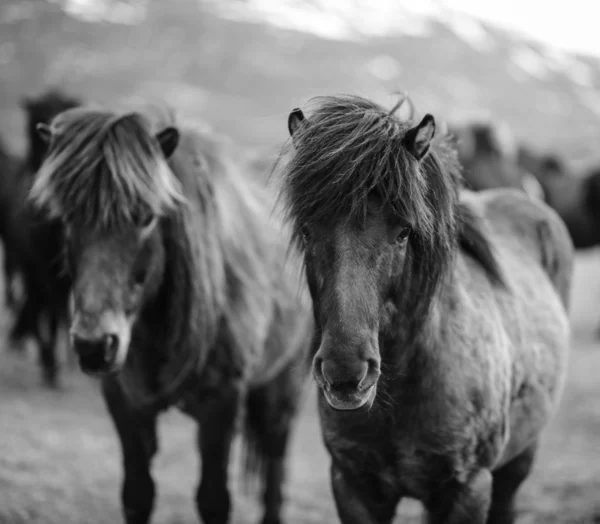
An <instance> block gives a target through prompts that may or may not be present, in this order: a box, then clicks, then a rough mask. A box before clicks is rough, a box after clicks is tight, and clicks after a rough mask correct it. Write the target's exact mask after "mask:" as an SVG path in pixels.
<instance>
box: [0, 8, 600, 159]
mask: <svg viewBox="0 0 600 524" xmlns="http://www.w3.org/2000/svg"><path fill="white" fill-rule="evenodd" d="M62 3H63V4H64V2H62ZM231 3H232V4H240V2H231ZM59 4H61V2H57V1H54V2H46V1H44V0H22V1H21V0H4V1H3V2H2V3H1V4H0V92H1V94H2V96H1V97H0V116H1V124H0V132H1V133H2V135H3V136H4V137H6V139H7V140H8V141H9V142H10V143H11V144H12V145H13V147H14V148H17V149H20V148H21V147H22V146H23V139H22V136H21V129H22V127H21V126H22V121H21V114H20V109H19V106H18V102H19V97H20V96H22V95H23V94H34V93H37V92H39V91H40V90H41V89H42V88H43V87H44V86H48V85H61V86H63V87H66V88H67V89H69V90H71V91H73V92H76V93H81V94H83V95H84V96H85V97H87V98H89V99H96V100H99V101H110V100H113V99H117V98H118V99H121V98H123V97H130V96H139V95H142V96H144V97H148V96H149V97H160V98H165V99H166V100H168V101H170V102H171V103H173V104H174V105H175V106H177V107H178V108H179V109H181V110H182V111H183V112H185V113H186V114H189V115H191V116H193V117H201V118H204V119H205V120H207V121H208V122H210V123H211V124H212V125H213V126H214V127H215V128H216V129H218V130H219V131H222V132H224V133H226V134H227V135H229V136H231V137H232V138H233V139H235V140H237V141H239V142H240V143H242V144H245V145H248V146H253V147H256V146H257V147H259V148H261V149H263V148H264V149H266V150H271V149H272V148H273V147H276V146H277V144H279V143H280V142H281V141H282V140H283V139H285V137H286V127H285V119H286V115H287V112H288V111H289V110H290V109H291V108H292V107H294V106H295V105H297V104H299V103H301V102H302V101H304V100H305V99H306V98H307V97H309V96H312V95H316V94H323V93H332V92H354V93H359V94H363V95H367V96H371V97H374V98H375V99H377V100H379V101H381V102H384V103H390V102H391V95H392V94H393V93H394V92H397V91H398V90H407V91H408V92H409V93H410V94H411V96H412V97H413V99H414V100H415V102H416V103H417V107H418V108H419V110H420V111H431V112H434V113H435V114H436V115H438V116H439V117H446V118H452V117H454V116H456V115H459V114H461V113H465V112H473V111H476V110H487V111H490V112H492V113H493V114H495V115H499V116H500V117H501V118H502V119H504V120H506V121H507V122H508V123H509V124H510V125H511V126H512V127H513V129H514V130H515V132H516V134H517V135H518V136H519V137H520V138H521V139H522V140H525V141H527V142H528V143H530V144H532V145H536V146H538V147H543V148H549V149H555V150H558V151H560V152H562V153H563V154H565V155H567V156H568V160H569V161H570V162H571V163H572V164H573V165H574V166H577V167H580V166H585V165H588V164H590V163H591V162H593V161H596V160H600V153H597V152H596V151H595V150H596V148H595V144H596V143H598V141H599V140H600V125H599V122H600V90H599V89H598V87H599V86H600V62H599V61H598V60H597V59H595V58H586V57H575V56H572V55H568V54H565V53H558V52H557V51H555V50H551V49H548V48H546V47H545V46H542V45H540V44H535V43H530V42H527V41H526V40H524V39H523V38H520V37H518V36H516V35H512V34H509V33H507V32H505V31H501V30H499V29H495V28H492V27H490V26H486V25H483V24H480V23H478V24H477V26H476V29H477V31H473V27H470V26H469V25H468V23H467V24H465V21H464V20H463V21H462V22H461V23H456V20H443V19H435V20H430V21H429V22H428V23H429V30H428V31H427V32H425V33H423V32H419V31H417V30H413V29H415V28H414V27H411V23H414V22H411V20H410V19H409V18H407V22H406V28H405V29H406V30H405V31H403V32H399V33H398V34H395V35H391V36H390V35H388V36H385V37H369V38H362V39H358V40H357V41H348V40H345V41H342V40H333V39H327V38H321V37H318V36H316V35H314V34H309V33H306V32H300V31H295V30H288V29H284V28H278V27H275V26H272V25H266V24H265V23H261V22H259V21H253V19H251V20H250V21H248V20H246V21H240V20H234V19H233V18H234V17H232V16H224V15H223V13H222V12H223V9H220V10H217V7H216V6H218V5H221V6H222V5H223V3H221V4H215V2H209V1H208V0H205V2H202V1H191V0H169V1H168V2H165V1H157V0H154V1H151V2H150V3H149V7H148V11H147V14H146V16H145V18H144V19H143V20H142V21H141V22H139V23H138V24H136V25H131V24H118V23H108V22H101V23H91V22H85V21H81V20H78V19H76V18H74V17H71V16H69V15H67V14H65V13H64V12H63V11H62V10H61V8H60V5H59ZM225 5H229V3H225ZM237 18H238V19H239V18H240V17H237ZM246 18H248V17H246ZM469 27H470V30H469Z"/></svg>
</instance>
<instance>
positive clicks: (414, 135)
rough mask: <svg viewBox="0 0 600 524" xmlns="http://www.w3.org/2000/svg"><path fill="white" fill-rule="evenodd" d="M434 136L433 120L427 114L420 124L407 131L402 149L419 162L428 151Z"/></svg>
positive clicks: (431, 116)
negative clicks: (404, 148)
mask: <svg viewBox="0 0 600 524" xmlns="http://www.w3.org/2000/svg"><path fill="white" fill-rule="evenodd" d="M433 135H435V119H434V118H433V115H430V114H429V113H427V114H426V115H425V116H424V117H423V120H421V122H420V123H419V124H418V125H416V126H415V127H413V128H411V129H409V130H408V131H407V133H406V135H404V140H403V142H404V147H406V149H408V150H409V151H410V153H411V154H412V155H413V156H414V157H415V158H416V159H417V160H421V159H422V158H423V157H424V156H425V155H426V154H427V152H428V151H429V147H430V146H431V141H432V140H433Z"/></svg>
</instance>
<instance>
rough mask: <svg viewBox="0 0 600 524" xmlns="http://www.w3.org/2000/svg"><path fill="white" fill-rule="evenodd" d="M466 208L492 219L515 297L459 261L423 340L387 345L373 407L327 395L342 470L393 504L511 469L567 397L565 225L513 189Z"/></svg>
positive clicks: (330, 432)
mask: <svg viewBox="0 0 600 524" xmlns="http://www.w3.org/2000/svg"><path fill="white" fill-rule="evenodd" d="M469 201H470V204H472V205H473V206H477V207H478V208H479V209H480V210H481V212H482V214H483V215H484V216H485V218H486V222H487V224H488V225H487V227H488V228H489V229H490V236H491V238H492V242H493V243H494V245H496V246H498V251H499V253H498V257H499V259H500V260H502V265H501V269H502V273H503V275H506V278H507V282H506V283H507V286H508V288H509V290H507V291H506V292H504V293H495V292H494V289H493V287H494V284H493V283H492V282H490V278H489V275H488V273H487V271H486V269H485V268H484V267H482V265H481V263H480V262H479V261H477V260H474V259H473V258H472V257H470V256H468V255H465V254H462V253H461V254H460V255H459V256H458V258H457V261H456V264H455V267H454V271H453V275H452V276H451V280H450V282H449V283H448V285H447V286H445V287H444V289H443V290H442V291H441V293H440V296H439V298H438V300H437V302H436V303H435V304H434V305H433V311H432V315H431V316H432V318H431V320H430V323H429V325H428V326H427V328H426V329H427V333H425V334H424V335H423V338H424V341H423V342H422V343H419V344H416V345H415V346H414V347H410V348H407V347H405V346H404V345H403V344H398V343H395V342H394V341H390V342H389V345H387V344H386V345H384V346H383V347H381V352H382V354H383V355H386V356H388V359H389V360H390V361H392V362H393V364H392V366H393V372H392V373H390V374H391V375H392V376H393V377H394V378H388V379H387V380H386V382H385V384H384V385H383V387H382V388H381V390H379V391H378V395H379V399H378V398H376V399H375V402H374V404H373V406H372V407H371V409H370V410H365V411H363V412H360V413H354V412H351V413H347V412H343V411H338V412H333V411H332V409H331V406H330V405H329V404H328V402H327V400H326V399H325V397H324V396H323V395H321V396H320V399H319V404H320V411H321V417H322V421H323V432H324V437H325V442H326V445H327V448H328V450H329V452H330V453H331V454H332V458H333V464H334V467H338V468H340V469H342V470H343V471H345V472H346V471H347V470H348V469H349V470H350V471H348V473H345V474H347V475H349V476H351V477H353V478H354V479H360V478H361V477H364V480H361V485H362V483H363V482H364V485H365V486H366V485H370V486H372V487H371V488H370V489H371V490H375V489H377V490H381V493H385V492H386V491H387V492H388V493H389V495H388V496H389V498H390V499H391V500H393V501H395V503H397V502H398V501H399V500H400V498H401V497H403V496H410V497H413V498H416V499H418V500H421V501H422V502H423V503H424V504H425V506H426V507H429V508H435V506H436V504H438V501H437V500H436V499H435V498H434V497H432V493H435V492H440V491H443V490H444V489H445V486H446V485H447V483H448V480H449V479H459V480H460V482H468V480H469V479H470V478H471V477H472V476H473V474H474V473H475V472H477V471H479V470H480V469H482V468H486V469H490V470H495V469H498V468H501V467H502V466H503V465H505V464H507V463H509V462H510V461H511V460H513V459H514V458H515V457H518V456H519V455H520V454H521V453H523V452H525V451H526V450H527V448H528V447H529V446H531V445H532V444H534V443H535V441H536V439H537V436H538V435H539V433H540V431H541V430H542V429H543V427H544V426H545V425H546V423H547V422H548V420H549V419H550V417H551V415H552V414H553V412H554V410H555V408H556V405H557V402H558V400H559V398H560V394H561V392H562V381H563V379H564V377H565V368H566V353H565V347H567V345H568V336H569V326H568V322H567V318H566V316H565V314H564V309H565V304H566V303H567V300H568V296H567V294H568V289H569V273H570V265H571V263H572V262H571V261H570V260H569V259H568V258H563V259H560V258H557V257H558V256H559V255H558V254H557V253H555V252H554V251H556V249H554V247H553V245H552V244H554V243H558V244H563V245H565V246H568V244H569V239H568V238H567V237H566V235H565V233H566V232H565V231H564V227H563V226H562V225H561V224H560V222H558V220H557V218H556V217H555V216H552V215H549V213H548V212H547V210H545V209H543V208H541V206H539V205H535V204H533V202H531V201H528V200H527V199H526V197H519V196H518V195H515V194H514V193H513V192H512V191H506V192H505V191H498V192H496V191H488V192H486V194H485V195H484V196H476V197H473V196H470V198H469ZM546 224H548V226H546ZM546 227H548V228H550V230H551V231H550V230H549V232H548V233H545V232H544V231H540V228H546ZM544 235H547V236H544ZM496 239H497V240H496ZM548 274H550V275H548ZM548 276H550V277H551V278H552V281H551V280H550V279H549V278H548ZM559 297H560V298H559ZM532 312H533V314H532ZM549 322H550V324H549ZM388 365H389V364H388ZM383 428H385V429H383ZM340 434H343V435H344V436H343V437H340ZM347 435H352V437H348V436H347ZM365 474H366V475H365ZM374 486H376V488H375V487H374ZM358 521H359V520H357V522H358ZM367 521H370V520H365V522H367ZM344 522H345V521H344ZM349 522H352V520H350V521H349ZM361 522H362V521H361Z"/></svg>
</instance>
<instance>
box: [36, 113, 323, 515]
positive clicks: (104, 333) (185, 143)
mask: <svg viewBox="0 0 600 524" xmlns="http://www.w3.org/2000/svg"><path fill="white" fill-rule="evenodd" d="M174 125H175V124H174V121H173V117H172V115H171V114H170V112H169V111H154V112H153V113H152V114H151V113H150V112H146V113H144V115H142V114H141V113H135V112H134V113H125V114H117V113H113V112H110V111H105V110H100V109H92V108H85V109H73V110H70V111H67V112H65V113H63V114H61V115H59V116H58V117H57V118H56V119H54V120H53V121H52V124H51V125H50V126H44V125H42V126H40V127H39V129H40V134H41V136H43V137H45V140H46V141H48V142H49V143H50V151H49V154H48V156H47V158H46V160H45V161H44V163H43V165H42V167H41V169H40V171H39V172H38V175H37V179H36V182H35V184H34V186H33V188H32V192H31V196H32V198H33V200H34V201H35V202H37V204H38V205H39V206H40V208H42V209H45V210H46V212H48V213H49V215H50V217H52V218H56V217H62V219H63V221H64V223H65V228H66V229H65V231H66V240H65V242H66V260H67V264H68V267H69V268H70V269H69V271H70V274H71V275H72V277H73V294H74V313H73V321H72V324H71V339H72V345H73V348H74V350H75V352H76V353H77V355H78V357H79V361H80V366H81V368H82V369H83V370H84V371H85V372H87V373H90V374H100V375H103V376H104V377H105V378H104V380H103V394H104V398H105V400H106V403H107V405H108V409H109V411H110V414H111V416H112V419H113V421H114V423H115V425H116V429H117V432H118V434H119V437H120V440H121V446H122V450H123V460H124V469H125V471H124V473H125V479H124V483H123V491H122V496H123V509H124V515H125V520H126V522H128V523H144V522H148V520H149V518H150V514H151V511H152V506H153V501H154V494H155V487H154V481H153V479H152V476H151V472H150V464H151V460H152V458H153V456H154V455H155V453H156V451H157V447H158V444H157V440H156V420H157V416H158V415H159V412H160V411H161V410H163V409H165V408H167V407H168V406H172V405H174V404H177V406H179V407H180V408H181V409H182V410H183V411H184V412H186V413H188V414H189V415H191V416H192V417H194V418H195V419H196V420H197V421H198V422H199V424H200V432H199V438H198V445H199V448H200V452H201V455H202V475H201V477H202V479H201V482H200V485H199V487H198V491H197V495H196V502H197V507H198V510H199V513H200V516H201V517H202V519H203V521H204V522H205V523H206V524H216V523H224V522H227V520H228V517H229V513H230V494H229V490H228V487H227V478H228V474H227V469H228V462H229V455H230V448H231V442H232V438H233V434H234V428H235V422H236V419H237V417H238V414H239V410H240V408H241V407H242V406H243V408H244V409H245V421H246V426H245V427H246V432H245V435H246V437H247V442H248V467H249V469H250V470H252V471H260V472H261V473H262V476H263V478H264V484H265V486H264V499H263V500H264V508H265V512H264V519H263V522H264V523H269V524H271V523H279V522H280V510H281V504H282V490H281V488H282V481H283V473H284V456H285V454H286V449H287V442H288V435H289V431H290V427H291V424H292V420H293V418H294V416H295V414H296V409H297V405H298V401H299V398H300V393H301V388H302V384H303V383H304V382H305V377H306V376H307V373H308V366H307V360H306V354H307V346H308V342H309V341H310V335H311V325H312V314H311V311H310V305H309V301H308V296H307V294H306V293H303V289H304V284H303V281H302V279H301V278H300V277H301V271H300V268H299V266H298V265H297V264H295V263H294V260H295V259H294V256H293V255H292V254H290V255H292V256H290V257H289V259H288V260H287V262H288V263H287V264H286V254H287V242H286V238H287V237H286V235H285V234H284V230H283V229H282V228H281V224H280V223H279V222H278V221H277V220H275V219H274V218H270V213H271V208H272V205H271V200H270V199H269V198H267V195H266V194H264V193H263V191H262V190H260V189H259V187H258V186H255V185H254V184H253V183H252V182H251V181H250V179H248V178H246V177H245V176H243V174H242V173H241V172H240V171H239V170H238V169H237V167H236V165H235V164H234V163H233V162H232V161H231V160H230V156H229V155H228V154H226V150H225V149H223V148H222V147H221V145H220V144H219V143H218V142H217V141H215V140H214V139H213V138H212V137H211V136H209V135H207V134H205V133H202V132H200V131H198V130H194V129H193V128H188V127H185V128H182V129H181V130H178V128H177V127H174ZM167 159H168V161H167Z"/></svg>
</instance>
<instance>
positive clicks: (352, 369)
mask: <svg viewBox="0 0 600 524" xmlns="http://www.w3.org/2000/svg"><path fill="white" fill-rule="evenodd" d="M368 371H369V364H368V363H367V361H365V360H358V361H353V362H343V363H336V362H334V361H332V360H325V361H323V363H322V364H321V373H322V374H323V379H324V381H325V383H326V384H327V385H329V386H330V387H332V388H335V389H347V390H354V389H358V388H359V386H360V383H361V382H362V380H363V379H364V378H365V377H366V376H367V373H368Z"/></svg>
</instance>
